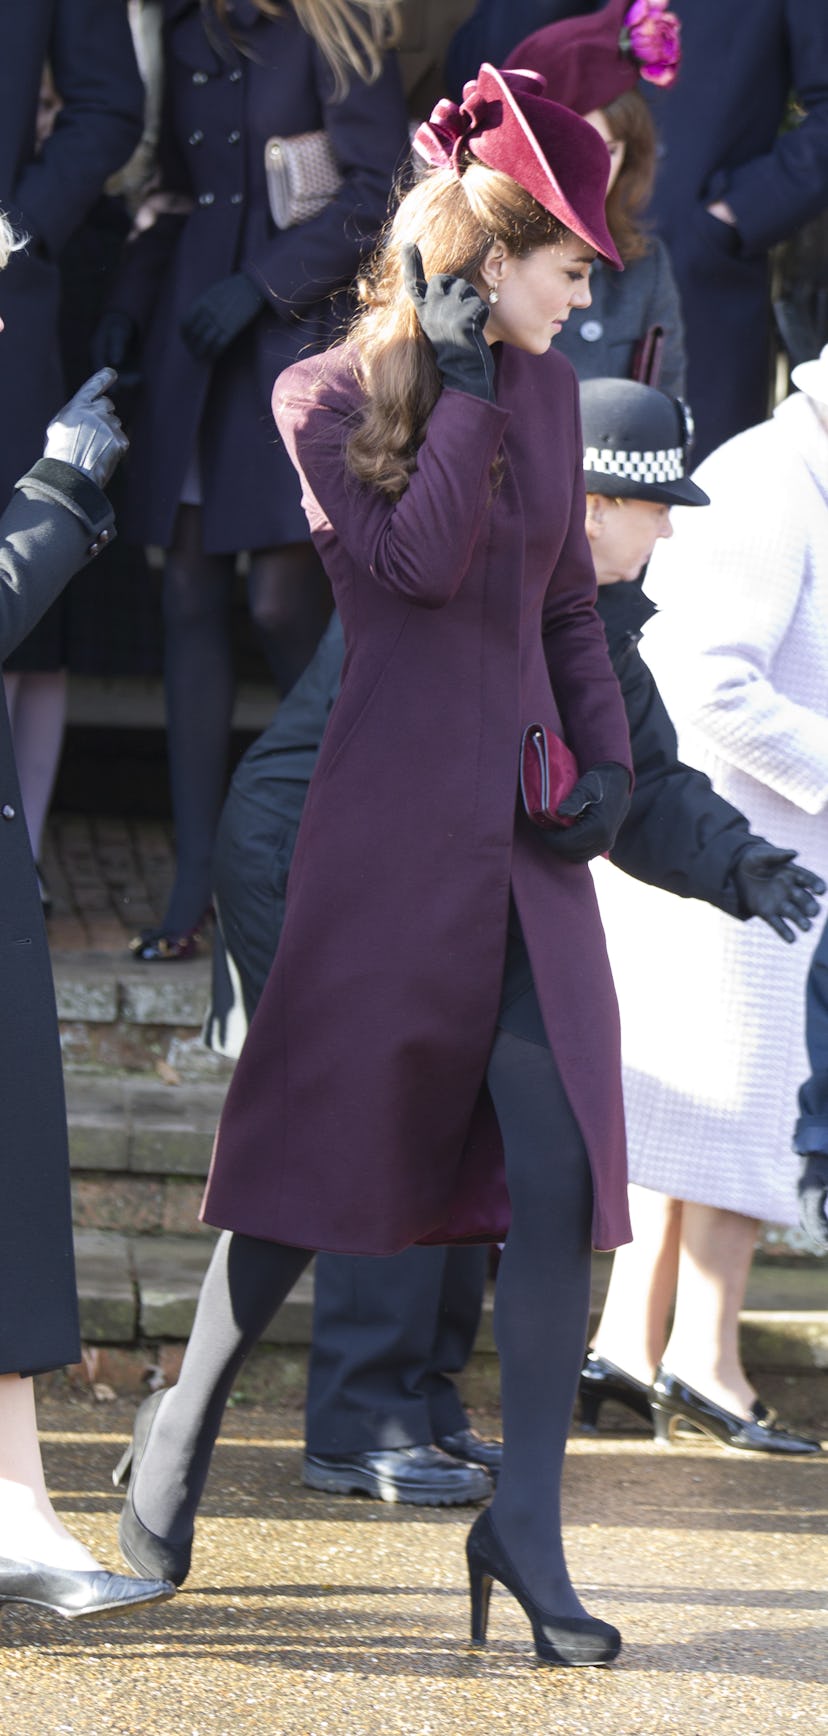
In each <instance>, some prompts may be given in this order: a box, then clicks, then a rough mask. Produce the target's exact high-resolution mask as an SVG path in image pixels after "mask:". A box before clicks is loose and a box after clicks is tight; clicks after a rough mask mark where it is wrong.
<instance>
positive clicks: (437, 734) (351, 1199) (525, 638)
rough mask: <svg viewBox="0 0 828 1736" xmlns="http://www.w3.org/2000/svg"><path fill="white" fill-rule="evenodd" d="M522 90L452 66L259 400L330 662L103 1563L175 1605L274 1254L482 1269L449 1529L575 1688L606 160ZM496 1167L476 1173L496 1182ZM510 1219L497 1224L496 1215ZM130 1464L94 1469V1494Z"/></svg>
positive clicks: (616, 1077)
mask: <svg viewBox="0 0 828 1736" xmlns="http://www.w3.org/2000/svg"><path fill="white" fill-rule="evenodd" d="M542 89H543V81H542V80H539V79H537V78H535V77H534V75H532V74H528V75H526V74H508V75H501V74H500V73H496V72H495V71H494V70H493V69H492V68H490V67H483V68H481V71H480V74H479V76H478V79H477V81H476V83H475V84H474V85H472V86H470V87H468V90H467V94H466V99H465V101H464V104H463V106H462V108H460V109H458V108H456V107H455V106H454V105H452V104H441V105H440V106H439V107H438V109H437V110H435V114H434V116H433V117H432V123H431V124H430V125H429V126H427V127H423V128H421V129H420V132H419V133H418V135H417V148H418V151H419V153H420V154H421V155H422V156H424V157H425V158H426V160H427V161H428V162H429V163H430V164H431V166H432V172H431V173H430V174H428V175H426V176H425V177H424V179H423V180H422V181H421V182H420V183H419V185H417V186H416V187H414V188H413V189H412V191H411V192H409V193H408V194H407V195H406V197H405V198H404V199H403V201H402V204H401V206H400V208H399V210H398V213H397V216H396V218H395V220H394V224H393V227H392V230H391V233H390V236H389V238H388V240H387V242H386V245H385V248H384V249H383V251H382V252H381V254H380V256H379V259H378V262H377V266H376V269H375V273H374V276H373V279H372V280H371V282H370V283H369V286H368V289H367V292H366V298H365V304H364V310H363V312H362V314H361V316H360V317H359V318H358V320H357V322H356V324H355V326H354V329H353V331H352V335H351V341H350V343H349V344H347V345H345V346H343V347H340V348H338V349H334V350H331V351H328V352H327V353H326V355H325V356H323V357H321V358H316V359H311V360H309V361H305V362H300V363H299V364H298V365H297V366H296V367H294V368H292V369H290V370H289V371H288V372H287V373H286V374H284V375H283V376H282V377H281V379H280V381H279V382H278V384H277V387H276V391H275V393H274V402H275V411H276V417H277V421H278V424H279V428H280V430H281V432H282V434H283V436H284V439H285V441H286V443H287V444H288V447H289V449H290V451H291V453H292V455H293V457H294V462H295V463H296V464H297V467H298V468H299V470H300V474H301V476H302V480H303V485H304V504H305V510H306V512H307V514H308V519H309V522H310V526H311V531H312V533H313V537H314V541H315V544H316V547H317V548H318V549H319V551H320V554H321V556H322V559H323V560H324V562H325V566H326V568H327V571H328V573H329V575H330V578H331V582H332V585H333V588H334V592H335V596H336V601H337V607H338V609H339V612H340V615H341V618H342V622H343V628H344V633H345V640H346V654H345V663H344V669H343V679H342V687H341V692H340V695H339V698H338V700H337V702H336V704H335V706H334V710H333V713H332V715H331V720H330V722H329V725H328V730H327V732H326V736H325V741H324V744H323V747H322V751H321V754H320V758H319V763H318V768H317V771H316V773H315V775H314V778H313V781H312V784H311V788H310V792H309V796H308V801H307V806H306V809H305V814H304V818H303V821H302V827H301V831H300V836H299V842H298V846H297V850H296V855H295V858H294V864H293V868H292V871H291V879H290V885H289V889H288V899H287V910H286V917H285V923H284V929H283V935H282V941H281V944H280V947H279V950H278V954H277V957H276V960H275V963H274V966H273V970H272V972H271V975H270V977H269V979H268V982H267V985H266V987H265V990H264V993H263V996H262V999H261V1002H260V1004H259V1008H258V1010H257V1013H256V1015H255V1017H254V1020H253V1023H252V1026H251V1030H250V1035H249V1038H248V1041H247V1044H246V1046H245V1049H244V1051H243V1054H242V1056H241V1059H240V1061H239V1064H238V1068H237V1071H236V1074H235V1077H234V1080H233V1083H232V1086H231V1089H230V1093H229V1096H228V1100H227V1105H226V1108H225V1113H224V1117H223V1120H222V1124H221V1127H220V1130H219V1134H218V1138H217V1143H216V1150H215V1155H214V1161H213V1166H212V1170H211V1174H210V1178H209V1182H208V1187H207V1194H206V1200H205V1207H204V1215H205V1217H206V1218H207V1220H208V1221H209V1222H211V1223H214V1224H218V1225H220V1226H221V1227H223V1228H224V1229H225V1231H228V1232H230V1233H227V1234H225V1235H224V1236H223V1237H222V1238H221V1241H220V1242H219V1244H218V1247H217V1250H216V1253H215V1256H214V1259H213V1262H212V1265H211V1268H210V1272H209V1273H208V1275H207V1278H206V1280H205V1284H204V1287H203V1290H202V1295H201V1299H200V1303H199V1312H198V1317H197V1320H196V1324H195V1327H194V1331H193V1336H192V1339H191V1341H190V1345H189V1347H188V1351H187V1355H186V1358H185V1362H184V1366H183V1369H182V1375H181V1380H180V1382H179V1384H178V1386H177V1387H176V1388H174V1389H173V1391H172V1392H170V1393H167V1394H163V1395H160V1396H159V1395H154V1396H153V1398H152V1400H150V1401H148V1404H147V1405H146V1406H144V1407H142V1410H141V1413H140V1415H139V1418H138V1420H137V1423H136V1432H135V1441H134V1467H135V1473H136V1474H135V1477H134V1479H133V1484H132V1487H131V1490H130V1493H129V1496H128V1499H127V1502H126V1505H125V1507H124V1512H123V1516H122V1525H121V1539H122V1545H123V1547H124V1550H125V1553H126V1554H127V1556H128V1558H129V1559H130V1560H132V1561H134V1562H135V1561H140V1562H142V1563H143V1562H144V1561H149V1560H151V1561H153V1562H161V1561H163V1562H164V1564H165V1571H168V1572H169V1573H170V1575H171V1577H173V1578H174V1579H176V1580H177V1582H178V1583H180V1582H181V1580H182V1579H183V1578H184V1577H185V1575H186V1573H187V1571H188V1569H189V1562H190V1549H191V1542H192V1532H193V1521H194V1517H195V1512H196V1508H197V1504H198V1499H199V1496H200V1493H201V1489H202V1487H203V1483H204V1478H205V1476H206V1472H207V1466H208V1463H209V1457H210V1452H211V1449H212V1445H213V1442H214V1440H215V1437H216V1433H217V1431H218V1427H219V1423H220V1418H221V1413H222V1408H223V1405H224V1402H225V1399H226V1395H227V1393H228V1392H229V1390H230V1387H231V1385H232V1382H233V1380H234V1378H235V1375H236V1371H237V1369H238V1366H239V1363H240V1361H241V1359H242V1358H243V1357H244V1355H245V1354H246V1352H247V1350H248V1349H249V1348H250V1346H251V1345H252V1344H253V1343H254V1342H255V1341H256V1339H257V1337H258V1336H259V1335H260V1334H261V1332H262V1330H263V1328H264V1326H265V1324H266V1322H267V1320H268V1319H269V1318H270V1317H271V1315H272V1314H273V1312H274V1311H275V1309H276V1307H277V1306H278V1304H279V1302H280V1300H281V1299H282V1298H283V1296H284V1295H285V1294H286V1293H287V1291H288V1289H289V1288H290V1287H291V1285H292V1284H293V1282H294V1280H295V1279H296V1277H297V1276H298V1274H299V1273H300V1272H301V1271H302V1269H303V1267H304V1266H305V1265H306V1263H307V1261H308V1260H309V1258H310V1253H309V1251H308V1250H310V1249H314V1248H320V1247H323V1248H325V1249H329V1250H333V1251H349V1252H360V1253H373V1254H382V1253H390V1252H393V1251H394V1250H396V1249H398V1248H402V1247H404V1246H406V1245H408V1244H410V1243H413V1242H446V1241H451V1240H463V1239H472V1240H473V1239H478V1240H479V1239H491V1238H492V1237H494V1236H498V1237H499V1236H502V1235H504V1233H505V1231H506V1227H507V1209H508V1208H507V1197H508V1200H509V1201H510V1203H511V1214H512V1215H511V1227H510V1228H509V1233H508V1239H507V1241H506V1248H505V1252H504V1256H503V1260H502V1263H501V1267H500V1273H499V1277H498V1291H497V1309H496V1332H497V1340H498V1348H499V1351H500V1356H501V1366H502V1377H503V1436H504V1460H503V1471H502V1474H501V1478H500V1481H499V1484H498V1489H497V1494H496V1496H495V1500H494V1506H493V1509H492V1514H493V1518H492V1517H491V1516H490V1514H489V1513H488V1512H487V1513H486V1514H484V1515H483V1517H482V1518H481V1519H479V1520H478V1521H477V1523H476V1525H475V1527H474V1528H473V1530H472V1533H471V1536H470V1539H469V1544H468V1556H469V1570H470V1576H471V1587H472V1605H473V1633H474V1636H475V1638H477V1639H479V1640H482V1639H483V1638H484V1637H485V1625H486V1608H487V1603H488V1592H489V1590H490V1588H491V1582H492V1579H494V1578H497V1579H499V1580H500V1581H501V1582H502V1583H503V1584H505V1585H506V1586H508V1588H509V1589H510V1590H511V1591H512V1592H513V1593H514V1595H515V1596H516V1597H518V1599H519V1601H520V1602H521V1603H522V1604H523V1606H524V1608H525V1609H526V1611H527V1614H528V1615H529V1616H530V1619H531V1621H532V1626H533V1631H534V1637H535V1645H536V1649H537V1652H538V1655H539V1656H540V1657H542V1658H544V1659H545V1660H547V1661H549V1662H553V1663H575V1662H577V1663H603V1662H607V1661H609V1659H610V1658H612V1657H614V1656H615V1653H616V1652H617V1650H618V1646H619V1644H620V1638H619V1635H618V1634H617V1632H616V1630H615V1629H614V1628H611V1627H608V1625H607V1624H606V1623H603V1622H598V1621H595V1620H593V1619H592V1618H590V1617H589V1616H588V1615H587V1614H586V1612H585V1611H584V1609H583V1607H582V1605H581V1604H580V1602H579V1600H578V1598H577V1596H576V1594H575V1592H574V1590H573V1588H572V1586H571V1584H570V1581H569V1577H568V1574H567V1571H566V1566H565V1562H564V1556H563V1550H562V1543H561V1535H560V1512H559V1483H560V1471H561V1463H562V1457H563V1449H564V1444H565V1439H566V1431H567V1424H568V1420H569V1415H570V1411H571V1406H572V1402H573V1398H574V1393H575V1388H576V1384H577V1379H578V1373H579V1367H580V1357H581V1352H582V1348H583V1343H584V1332H585V1326H586V1317H587V1309H588V1299H589V1263H590V1239H591V1237H590V1228H591V1226H592V1235H593V1237H594V1240H595V1241H596V1242H597V1244H598V1246H599V1247H610V1246H613V1245H614V1244H615V1243H617V1242H620V1241H623V1240H625V1239H627V1237H628V1221H627V1211H626V1189H625V1155H624V1140H623V1119H622V1106H621V1093H620V1071H619V1054H618V1047H619V1046H618V1028H617V1013H616V1007H615V1000H614V995H613V989H612V982H611V979H610V975H609V970H608V966H607V959H606V953H605V950H604V942H603V935H602V931H601V926H600V922H599V920H598V916H597V911H596V905H595V897H594V893H593V889H592V880H591V876H590V874H589V871H588V868H587V866H586V863H587V861H588V859H589V858H590V857H591V856H592V855H594V854H596V853H598V852H600V851H602V850H605V849H607V848H608V846H609V844H610V843H611V841H612V838H613V836H614V833H615V830H616V829H617V826H618V825H619V824H620V821H621V819H622V817H623V814H624V811H625V809H626V806H627V802H628V798H629V787H630V771H629V766H630V759H629V743H628V738H627V728H626V720H625V715H624V710H623V705H622V702H621V698H620V694H619V691H618V688H617V685H616V682H615V678H614V676H613V674H612V671H611V668H610V664H609V660H608V655H607V650H606V641H605V639H604V635H603V629H602V627H601V624H600V621H599V620H598V618H597V615H596V614H595V610H594V599H595V581H594V575H593V571H592V566H591V562H590V558H589V554H588V550H587V545H586V542H585V536H584V493H583V469H582V454H581V437H580V424H579V418H578V395H577V384H576V380H575V376H574V374H573V372H572V370H571V368H570V366H569V364H568V363H567V362H565V361H564V360H562V358H560V357H558V356H556V355H555V354H553V353H551V352H550V349H549V346H550V342H551V340H552V338H553V337H554V335H555V333H556V332H557V331H559V330H560V327H561V324H562V323H563V321H564V320H565V319H566V318H567V316H568V313H569V311H570V308H571V307H573V306H577V305H583V304H584V302H585V301H588V299H589V283H588V271H589V263H590V261H591V260H592V259H593V258H594V257H595V255H596V253H598V252H600V253H601V254H603V256H604V257H605V258H607V259H608V260H610V261H611V262H613V263H616V262H617V255H616V254H615V250H614V248H613V244H612V241H611V239H610V237H609V234H608V232H607V230H606V227H605V223H604V216H603V196H604V191H605V188H606V181H607V172H608V156H607V152H606V147H605V146H604V145H603V143H602V141H601V140H600V138H599V137H598V135H597V134H596V133H595V132H594V130H593V129H592V128H591V127H589V126H588V125H587V124H586V123H585V122H583V121H581V120H580V119H579V118H578V117H576V116H574V115H572V114H570V113H569V111H568V110H565V109H563V108H560V107H558V105H557V104H554V103H549V102H547V101H546V100H545V99H544V98H543V96H542V95H540V94H539V92H540V91H542ZM532 723H542V724H545V725H546V726H547V728H548V729H549V730H550V731H552V732H553V733H557V734H558V735H565V736H566V738H567V739H568V741H569V744H570V746H571V748H572V750H573V752H574V754H575V756H576V759H577V762H578V767H579V773H580V776H579V778H578V780H577V782H576V786H575V789H574V790H573V792H572V794H571V796H570V797H569V798H568V800H567V803H566V804H564V807H565V808H566V810H567V814H568V816H575V818H574V820H573V824H572V825H571V827H570V828H569V829H568V830H564V829H558V828H556V829H554V830H552V831H548V832H547V831H544V832H542V831H540V830H538V829H536V828H534V827H533V826H532V824H531V823H530V821H529V820H528V818H527V817H526V815H525V813H523V812H522V811H519V810H518V808H517V797H518V781H519V780H518V769H519V750H520V742H521V736H522V732H523V730H524V729H525V728H526V727H527V726H528V725H529V724H532ZM504 1154H505V1170H504ZM507 1187H508V1196H507V1192H506V1188H507ZM132 1456H133V1448H130V1449H129V1450H128V1453H127V1455H126V1460H127V1462H128V1461H129V1459H130V1457H132Z"/></svg>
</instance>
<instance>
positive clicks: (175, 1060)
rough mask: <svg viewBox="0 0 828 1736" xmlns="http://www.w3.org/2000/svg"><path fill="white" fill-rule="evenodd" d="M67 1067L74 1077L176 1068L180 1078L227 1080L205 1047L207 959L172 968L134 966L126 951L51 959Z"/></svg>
mask: <svg viewBox="0 0 828 1736" xmlns="http://www.w3.org/2000/svg"><path fill="white" fill-rule="evenodd" d="M53 969H54V978H55V994H56V999H57V1008H58V1019H59V1021H60V1038H61V1049H62V1053H63V1062H64V1066H65V1067H66V1068H67V1069H69V1070H71V1071H73V1072H81V1071H84V1072H99V1073H104V1072H111V1071H113V1070H115V1071H127V1072H138V1073H140V1072H146V1073H151V1072H153V1071H157V1070H159V1068H160V1069H161V1070H162V1071H163V1069H165V1068H169V1067H172V1068H173V1070H174V1072H176V1073H177V1074H178V1075H179V1076H180V1077H181V1078H183V1079H200V1078H204V1079H208V1078H211V1077H212V1078H227V1077H229V1072H230V1070H231V1069H230V1068H229V1065H228V1063H227V1062H226V1061H223V1060H222V1059H221V1057H219V1056H215V1055H213V1054H211V1052H210V1051H209V1050H208V1049H205V1048H204V1046H203V1044H202V1042H201V1028H202V1025H203V1023H204V1016H205V1012H206V1010H207V1006H208V1002H209V994H210V960H209V958H208V957H207V956H206V954H205V955H203V956H201V957H199V958H195V959H190V960H188V961H187V962H186V963H184V964H175V965H143V966H142V965H136V964H133V963H132V962H131V961H130V959H129V957H128V955H127V954H126V953H112V952H99V953H94V952H88V951H84V952H78V953H76V954H72V953H60V954H57V955H56V956H54V957H53Z"/></svg>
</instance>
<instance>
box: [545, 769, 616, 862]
mask: <svg viewBox="0 0 828 1736" xmlns="http://www.w3.org/2000/svg"><path fill="white" fill-rule="evenodd" d="M629 805H630V774H629V772H628V771H627V769H626V767H625V766H619V765H615V764H614V763H613V762H612V761H610V762H608V763H607V764H606V765H597V766H592V767H591V769H590V770H589V771H588V772H585V773H584V776H583V777H582V778H579V779H578V782H577V784H576V785H575V788H574V790H571V791H570V793H569V795H568V796H566V797H565V798H564V800H563V801H562V802H561V804H560V806H559V807H558V808H557V809H556V812H557V813H558V814H559V815H560V817H561V819H571V820H572V825H571V826H568V827H566V828H565V829H564V828H561V830H560V831H557V830H555V829H554V828H552V829H550V830H549V831H548V832H544V834H543V836H544V840H545V842H546V843H547V844H548V845H549V848H550V850H552V851H554V853H555V855H556V856H563V857H565V858H566V860H567V861H568V862H591V861H592V858H593V856H600V855H602V854H603V852H604V851H605V850H609V849H611V848H612V845H613V844H614V842H615V839H616V836H617V834H618V831H619V828H620V826H621V823H622V821H623V819H624V815H625V814H626V812H627V809H628V807H629Z"/></svg>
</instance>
